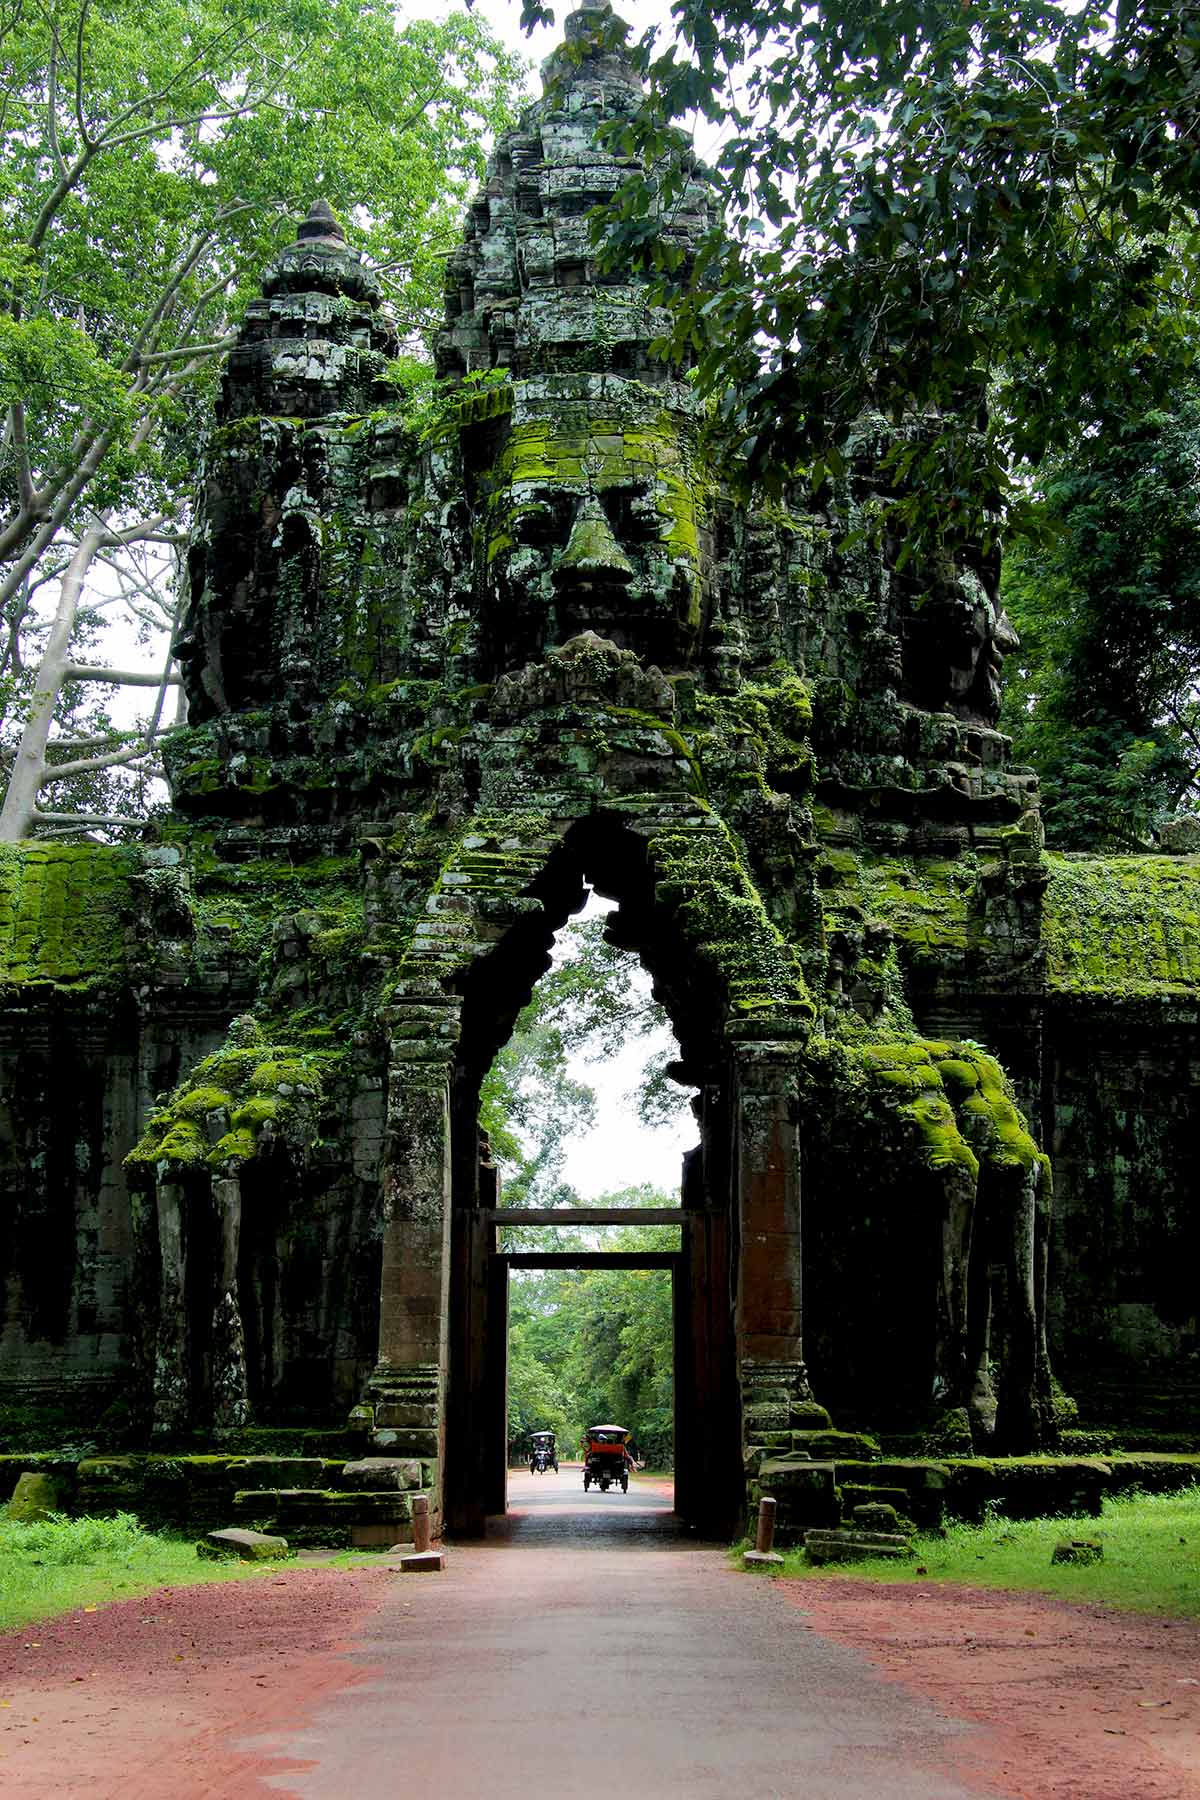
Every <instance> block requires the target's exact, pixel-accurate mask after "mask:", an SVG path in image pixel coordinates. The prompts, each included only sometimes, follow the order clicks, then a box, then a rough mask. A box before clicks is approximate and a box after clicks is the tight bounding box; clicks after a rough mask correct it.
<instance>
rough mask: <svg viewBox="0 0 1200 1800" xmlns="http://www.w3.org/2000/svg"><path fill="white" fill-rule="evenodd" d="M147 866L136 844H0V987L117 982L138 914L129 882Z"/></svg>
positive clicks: (94, 986) (81, 986)
mask: <svg viewBox="0 0 1200 1800" xmlns="http://www.w3.org/2000/svg"><path fill="white" fill-rule="evenodd" d="M146 867H147V865H146V862H145V859H144V856H143V853H142V852H141V851H139V850H136V849H128V850H127V849H113V848H111V847H109V846H108V845H101V844H41V843H38V842H36V841H35V842H31V843H22V844H2V845H0V987H30V986H34V985H39V986H48V987H54V988H62V989H67V990H70V991H74V992H78V991H81V990H83V991H87V990H95V989H102V988H108V987H112V986H114V985H117V984H119V983H120V981H121V980H122V978H123V977H124V975H125V968H126V960H127V955H128V951H127V946H126V929H127V927H128V926H129V925H131V924H132V922H133V920H134V918H135V916H136V911H137V902H136V892H135V889H134V886H133V883H134V882H135V880H136V879H137V878H138V877H139V876H141V875H143V873H144V871H145V869H146Z"/></svg>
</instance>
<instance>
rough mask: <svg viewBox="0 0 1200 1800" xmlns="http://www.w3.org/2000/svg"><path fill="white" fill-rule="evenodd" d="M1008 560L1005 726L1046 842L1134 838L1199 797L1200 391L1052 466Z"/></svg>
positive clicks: (1127, 845) (1079, 447)
mask: <svg viewBox="0 0 1200 1800" xmlns="http://www.w3.org/2000/svg"><path fill="white" fill-rule="evenodd" d="M1035 504H1036V507H1037V509H1038V512H1039V513H1040V523H1041V526H1042V529H1041V531H1040V532H1039V533H1038V535H1037V537H1036V538H1033V539H1031V540H1029V541H1027V542H1025V543H1019V544H1018V545H1017V546H1016V547H1015V549H1014V552H1013V553H1012V554H1011V555H1010V556H1009V558H1008V560H1007V565H1006V569H1005V576H1004V598H1005V605H1006V607H1007V608H1008V611H1009V613H1010V616H1011V617H1012V619H1013V621H1014V623H1015V624H1016V626H1017V629H1018V631H1019V633H1020V637H1021V644H1020V649H1019V650H1018V652H1017V653H1016V654H1015V655H1014V656H1013V657H1011V658H1010V659H1009V663H1008V667H1007V671H1006V675H1007V679H1006V685H1005V700H1004V713H1003V716H1002V721H1001V722H1002V725H1003V726H1004V728H1005V729H1006V730H1008V731H1011V732H1012V734H1013V737H1014V744H1015V750H1016V753H1017V755H1018V756H1019V757H1021V758H1022V759H1023V760H1025V761H1027V762H1030V763H1032V764H1033V766H1034V767H1035V768H1036V769H1037V770H1038V773H1039V774H1040V776H1041V777H1042V784H1043V788H1044V791H1045V792H1044V802H1043V805H1044V817H1045V821H1046V831H1047V838H1048V840H1049V842H1050V843H1052V844H1055V845H1058V846H1060V847H1063V848H1067V849H1081V848H1084V847H1086V846H1094V845H1109V846H1111V847H1113V848H1117V849H1137V848H1142V847H1145V846H1146V845H1147V844H1148V843H1150V842H1151V841H1152V838H1153V834H1154V832H1155V830H1156V828H1157V827H1159V826H1161V825H1162V824H1163V823H1164V822H1165V821H1166V820H1167V819H1168V818H1170V817H1171V816H1172V814H1174V813H1176V812H1177V811H1179V810H1180V809H1183V810H1190V811H1195V810H1196V809H1197V805H1198V802H1200V395H1198V393H1197V389H1196V387H1195V386H1194V385H1191V386H1188V387H1185V388H1183V389H1182V390H1181V392H1180V393H1179V394H1178V395H1177V396H1176V398H1175V400H1174V402H1173V404H1172V405H1171V406H1170V407H1169V408H1167V409H1159V408H1154V409H1150V410H1148V411H1146V412H1144V413H1143V414H1141V415H1140V416H1137V417H1130V418H1128V419H1118V420H1116V421H1115V422H1114V423H1113V424H1112V425H1111V427H1110V428H1109V429H1108V430H1106V431H1104V432H1103V433H1101V434H1098V435H1097V436H1095V437H1088V438H1084V439H1082V440H1081V441H1080V442H1079V443H1078V444H1076V445H1075V447H1074V448H1073V449H1072V451H1071V452H1070V453H1069V454H1067V455H1065V456H1061V457H1057V458H1053V459H1051V460H1050V461H1049V462H1047V463H1046V464H1045V465H1044V466H1043V468H1042V470H1041V471H1040V474H1039V480H1038V485H1037V489H1036V494H1035Z"/></svg>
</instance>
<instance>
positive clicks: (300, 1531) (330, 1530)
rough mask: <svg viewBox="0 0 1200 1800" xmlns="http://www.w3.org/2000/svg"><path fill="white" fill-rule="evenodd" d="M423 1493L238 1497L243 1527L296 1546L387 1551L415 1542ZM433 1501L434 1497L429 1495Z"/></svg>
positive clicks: (252, 1492)
mask: <svg viewBox="0 0 1200 1800" xmlns="http://www.w3.org/2000/svg"><path fill="white" fill-rule="evenodd" d="M417 1491H418V1490H415V1489H408V1490H404V1491H402V1490H400V1489H395V1488H393V1489H391V1490H383V1491H381V1490H380V1489H378V1488H371V1489H363V1490H359V1491H353V1490H349V1491H347V1490H338V1489H328V1488H326V1489H322V1488H242V1489H239V1490H238V1492H237V1493H235V1494H234V1496H233V1512H234V1516H235V1518H237V1520H238V1521H239V1523H243V1524H247V1525H253V1526H254V1527H256V1528H257V1529H258V1530H260V1531H266V1532H270V1533H272V1534H278V1535H279V1536H281V1537H286V1538H287V1540H288V1542H289V1543H290V1544H293V1545H300V1546H307V1545H314V1544H320V1545H325V1546H329V1547H332V1548H336V1549H350V1548H352V1549H359V1550H386V1549H389V1548H390V1547H391V1545H393V1544H404V1543H411V1542H412V1535H413V1531H412V1503H413V1500H414V1499H415V1497H416V1493H417ZM426 1498H428V1499H429V1500H430V1501H432V1499H433V1496H432V1494H430V1493H428V1492H427V1493H426Z"/></svg>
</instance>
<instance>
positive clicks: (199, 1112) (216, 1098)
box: [175, 1086, 233, 1119]
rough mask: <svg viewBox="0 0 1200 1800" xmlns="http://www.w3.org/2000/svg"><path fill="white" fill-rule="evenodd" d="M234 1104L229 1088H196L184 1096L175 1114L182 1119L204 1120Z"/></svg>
mask: <svg viewBox="0 0 1200 1800" xmlns="http://www.w3.org/2000/svg"><path fill="white" fill-rule="evenodd" d="M232 1102H233V1096H232V1094H231V1093H230V1092H229V1090H228V1089H227V1088H221V1087H208V1086H205V1087H196V1088H192V1089H190V1090H189V1092H188V1093H186V1094H185V1095H184V1096H183V1098H182V1099H181V1100H180V1101H179V1104H178V1105H177V1106H176V1108H175V1113H176V1117H178V1118H181V1119H203V1118H207V1116H208V1114H209V1113H211V1112H220V1111H221V1110H222V1109H223V1108H224V1107H227V1106H230V1105H231V1104H232Z"/></svg>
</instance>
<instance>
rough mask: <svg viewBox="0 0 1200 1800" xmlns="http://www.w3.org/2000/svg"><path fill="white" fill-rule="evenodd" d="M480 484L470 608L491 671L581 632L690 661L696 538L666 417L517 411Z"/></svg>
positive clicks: (679, 451)
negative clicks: (475, 598) (625, 419)
mask: <svg viewBox="0 0 1200 1800" xmlns="http://www.w3.org/2000/svg"><path fill="white" fill-rule="evenodd" d="M479 485H480V495H481V502H482V506H481V511H482V518H483V524H484V537H485V542H484V545H483V550H482V568H481V585H482V594H481V615H482V621H483V625H484V637H485V641H486V642H487V644H488V651H489V660H490V661H491V663H492V664H493V667H494V669H495V670H496V671H499V670H502V669H511V668H515V667H518V666H520V664H521V663H523V662H527V661H530V660H535V659H536V658H538V657H540V656H541V655H543V654H544V653H545V651H546V649H548V648H549V647H551V646H552V645H555V644H561V643H564V642H566V641H567V639H569V638H573V637H575V636H576V635H577V634H578V633H579V632H582V631H594V632H596V633H597V634H598V635H599V636H601V637H603V638H608V639H611V640H612V641H613V642H614V643H616V644H618V645H619V646H620V647H621V648H622V649H627V650H632V651H633V652H634V653H635V654H636V655H637V656H638V657H639V658H640V659H641V660H642V661H644V662H647V663H658V664H659V665H660V666H662V667H666V668H678V667H682V666H684V665H685V664H686V663H687V662H688V661H689V660H690V658H691V656H692V654H693V652H694V649H695V645H696V642H697V639H698V636H699V632H700V627H701V622H702V618H703V614H704V600H705V567H704V564H705V561H706V550H707V539H706V533H705V531H704V528H703V526H702V523H701V516H700V515H701V507H700V501H699V496H698V493H697V488H696V485H695V482H694V479H693V476H692V473H691V469H690V467H689V461H688V454H687V449H686V446H685V443H684V441H683V438H682V435H681V432H680V430H679V428H678V427H677V426H676V424H675V423H674V421H673V420H672V419H671V418H670V416H669V415H667V414H664V413H661V412H660V413H659V414H658V416H657V417H656V418H655V419H654V420H653V421H652V422H649V423H638V424H636V425H635V424H625V425H622V424H617V423H615V422H614V421H613V420H612V419H610V418H605V417H604V416H603V415H597V414H596V413H594V412H593V413H589V414H588V415H587V416H586V417H582V416H577V417H576V418H570V417H568V418H566V419H562V418H559V419H555V420H541V419H534V420H528V419H526V420H524V421H520V420H518V421H517V422H514V423H513V424H512V425H511V426H510V428H509V431H508V434H507V437H506V438H505V439H504V441H503V442H502V443H501V446H500V449H499V452H498V454H497V455H496V457H495V460H494V462H493V464H492V466H491V468H490V470H489V471H488V473H487V474H486V475H485V476H484V477H483V478H482V480H481V482H480V484H479Z"/></svg>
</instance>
